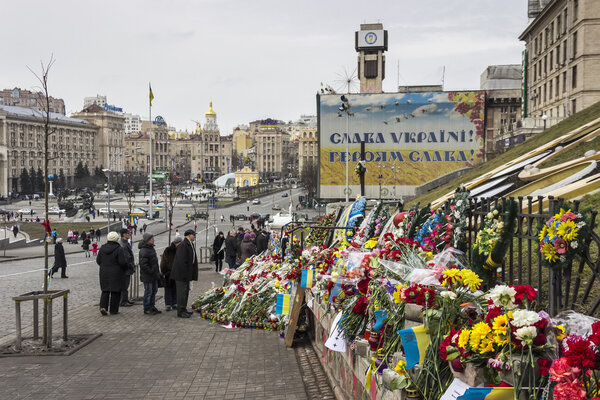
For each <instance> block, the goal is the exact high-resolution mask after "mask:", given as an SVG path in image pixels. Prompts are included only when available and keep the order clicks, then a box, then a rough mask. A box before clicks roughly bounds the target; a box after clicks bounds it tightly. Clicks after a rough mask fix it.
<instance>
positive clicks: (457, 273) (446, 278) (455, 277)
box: [442, 268, 462, 287]
mask: <svg viewBox="0 0 600 400" xmlns="http://www.w3.org/2000/svg"><path fill="white" fill-rule="evenodd" d="M442 275H443V282H442V286H444V287H445V286H447V285H449V286H452V285H454V284H456V283H457V282H460V281H461V280H462V277H461V270H460V269H458V268H450V269H447V270H445V271H444V272H442Z"/></svg>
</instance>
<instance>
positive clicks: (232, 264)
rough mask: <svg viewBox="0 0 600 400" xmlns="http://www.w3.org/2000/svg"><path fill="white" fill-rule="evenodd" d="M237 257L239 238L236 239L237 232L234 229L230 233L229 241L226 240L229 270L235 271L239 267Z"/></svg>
mask: <svg viewBox="0 0 600 400" xmlns="http://www.w3.org/2000/svg"><path fill="white" fill-rule="evenodd" d="M237 256H238V247H237V238H236V237H235V230H233V229H232V230H230V231H229V234H228V235H227V239H225V258H226V261H227V264H229V268H231V269H235V268H236V267H237V264H236V262H237Z"/></svg>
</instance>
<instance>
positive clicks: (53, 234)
mask: <svg viewBox="0 0 600 400" xmlns="http://www.w3.org/2000/svg"><path fill="white" fill-rule="evenodd" d="M50 235H52V243H53V244H56V238H57V237H58V233H56V229H52V232H51V233H50Z"/></svg>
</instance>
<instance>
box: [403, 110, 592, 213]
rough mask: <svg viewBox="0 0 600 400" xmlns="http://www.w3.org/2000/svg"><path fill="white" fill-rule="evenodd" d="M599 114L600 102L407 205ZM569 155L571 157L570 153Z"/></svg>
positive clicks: (432, 197) (442, 192)
mask: <svg viewBox="0 0 600 400" xmlns="http://www.w3.org/2000/svg"><path fill="white" fill-rule="evenodd" d="M599 116H600V102H598V103H596V104H594V105H592V106H590V107H588V108H586V109H585V110H582V111H580V112H578V113H577V114H575V115H573V116H571V117H569V118H567V119H565V120H564V121H562V122H561V123H559V124H557V125H555V126H553V127H552V128H549V129H547V130H546V131H545V132H543V133H539V134H537V135H535V136H533V137H531V138H530V139H529V140H527V141H526V142H524V143H521V144H519V145H518V146H515V147H514V148H512V149H511V150H509V151H507V152H506V153H503V154H501V155H499V156H498V157H496V158H493V159H492V160H490V161H488V162H486V163H483V164H480V165H478V166H476V167H473V169H471V170H470V171H469V172H468V173H466V174H465V175H463V176H461V177H459V178H456V179H454V180H452V181H450V182H449V183H447V184H445V185H442V186H440V187H438V188H436V189H434V190H432V191H430V192H428V193H425V194H423V195H421V196H417V197H415V198H414V199H412V200H410V201H409V202H408V204H407V206H406V207H410V206H411V205H412V204H414V203H416V202H420V203H421V204H427V203H430V202H432V201H434V200H436V199H437V198H439V197H441V196H443V195H445V194H446V193H449V192H452V191H454V190H455V189H456V188H457V187H458V186H460V184H461V183H464V182H468V181H470V180H472V179H474V178H476V177H478V176H480V175H482V174H484V173H486V172H489V171H491V170H493V169H494V168H498V167H499V166H501V165H503V164H505V163H506V162H508V161H510V160H512V159H514V158H517V157H519V156H521V155H523V154H525V153H527V152H529V151H531V150H533V149H535V148H537V147H540V146H541V145H543V144H545V143H547V142H549V141H550V140H553V139H556V138H558V137H560V136H562V135H564V134H566V133H568V132H570V131H572V130H573V129H576V128H578V127H579V126H581V125H583V124H585V123H587V122H589V121H592V120H594V119H596V118H598V117H599ZM588 146H589V143H588ZM588 149H589V147H588ZM570 153H571V152H570V151H569V152H568V153H567V154H570ZM568 157H569V158H571V156H570V155H568Z"/></svg>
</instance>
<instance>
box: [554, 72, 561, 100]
mask: <svg viewBox="0 0 600 400" xmlns="http://www.w3.org/2000/svg"><path fill="white" fill-rule="evenodd" d="M558 78H559V76H557V77H556V84H555V85H554V87H555V88H556V90H555V91H554V97H558V90H559V88H560V85H559V79H558Z"/></svg>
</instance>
